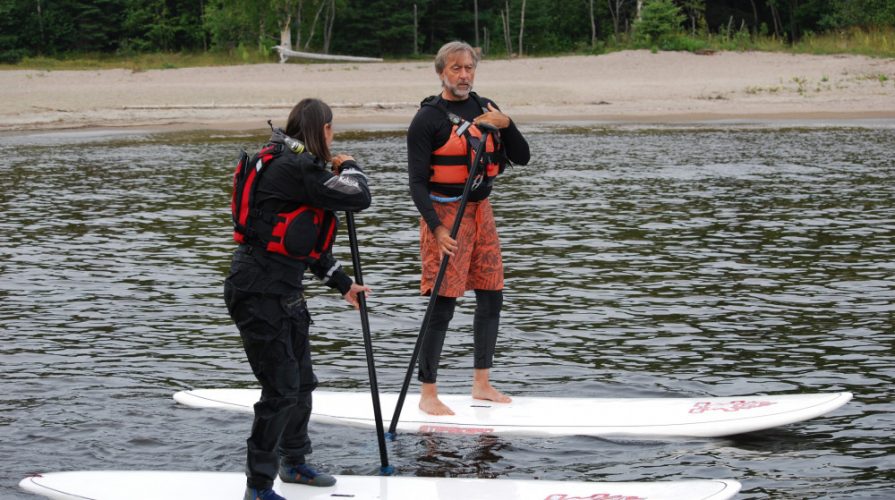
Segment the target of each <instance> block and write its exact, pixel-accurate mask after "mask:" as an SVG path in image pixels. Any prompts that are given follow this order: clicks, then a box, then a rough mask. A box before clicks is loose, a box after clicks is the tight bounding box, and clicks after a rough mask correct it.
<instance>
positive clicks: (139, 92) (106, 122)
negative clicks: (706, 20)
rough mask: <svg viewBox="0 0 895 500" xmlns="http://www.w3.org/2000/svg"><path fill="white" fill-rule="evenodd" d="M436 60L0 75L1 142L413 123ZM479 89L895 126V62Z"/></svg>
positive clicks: (604, 69) (671, 66)
mask: <svg viewBox="0 0 895 500" xmlns="http://www.w3.org/2000/svg"><path fill="white" fill-rule="evenodd" d="M438 90H439V82H438V80H437V75H436V74H435V71H434V69H433V67H432V65H431V64H430V63H425V62H400V63H393V62H389V63H367V64H344V63H343V64H338V63H333V64H313V65H305V64H295V63H290V64H261V65H248V66H225V67H202V68H182V69H170V70H151V71H144V72H132V71H128V70H122V69H116V70H84V71H67V70H65V71H38V70H8V71H0V98H2V100H3V102H4V103H7V104H5V105H4V107H3V109H0V134H2V135H9V134H13V135H21V134H30V133H36V132H48V131H55V132H60V131H78V130H80V131H85V130H99V129H114V130H134V129H150V130H153V131H176V130H212V131H214V130H219V131H234V132H235V131H253V130H259V131H261V130H264V129H266V127H267V125H266V122H267V120H268V119H271V120H273V121H274V122H275V123H282V122H284V121H285V118H286V116H287V115H288V112H289V110H290V109H291V107H292V105H293V104H294V103H295V102H297V101H298V100H299V99H301V98H303V97H318V98H321V99H323V100H324V101H326V102H327V103H328V104H330V105H331V106H332V107H333V112H334V115H335V117H336V122H335V125H336V127H337V130H338V129H343V130H344V129H364V130H377V129H400V128H403V127H406V125H407V124H409V122H410V120H411V119H412V117H413V114H414V113H415V111H416V107H417V103H418V102H419V100H421V99H422V98H423V97H425V96H427V95H431V94H434V93H437V92H438ZM476 90H477V91H478V92H479V93H480V94H482V95H484V96H487V97H490V98H492V99H494V100H495V101H496V102H497V103H498V105H500V106H501V108H502V109H503V110H504V111H505V112H506V113H507V114H508V115H509V116H510V117H511V118H513V120H514V121H516V123H517V124H519V125H521V126H539V125H548V124H563V123H586V124H592V125H597V126H599V125H606V126H615V125H622V126H624V125H636V124H641V125H681V124H693V125H696V124H714V125H717V124H731V123H737V124H743V123H747V124H748V123H766V124H771V125H774V124H781V123H788V122H799V123H807V124H817V125H821V126H823V125H825V124H827V123H840V124H848V123H873V122H878V123H882V124H884V125H888V122H890V121H895V59H871V58H867V57H864V56H813V55H793V54H780V53H762V52H721V53H715V54H713V55H696V54H691V53H680V52H659V53H656V54H653V53H651V52H649V51H625V52H615V53H610V54H605V55H599V56H562V57H555V58H532V59H526V58H522V59H513V60H487V59H486V60H483V61H482V62H481V63H480V64H479V68H478V70H477V72H476Z"/></svg>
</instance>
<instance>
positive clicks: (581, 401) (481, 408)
mask: <svg viewBox="0 0 895 500" xmlns="http://www.w3.org/2000/svg"><path fill="white" fill-rule="evenodd" d="M260 395H261V391H260V390H255V389H196V390H191V391H181V392H178V393H176V394H175V395H174V399H175V400H176V401H177V402H179V403H181V404H184V405H187V406H194V407H201V408H221V409H228V410H238V411H244V412H250V413H251V412H253V411H254V410H253V405H254V404H255V402H256V401H258V398H259V397H260ZM851 397H852V395H851V393H849V392H836V393H825V394H788V395H776V396H737V397H725V398H639V399H635V398H603V399H587V398H544V397H521V396H519V397H513V401H512V403H507V404H501V403H492V402H490V401H481V400H477V399H473V398H472V397H471V396H461V395H449V394H443V395H439V398H440V399H441V400H442V401H443V402H444V403H445V404H447V405H448V406H449V407H450V408H451V409H452V410H453V411H454V412H455V413H456V414H455V415H445V416H433V415H428V414H426V413H424V412H422V411H420V409H419V407H418V403H419V395H418V394H408V395H407V398H406V399H405V401H404V406H403V408H402V411H401V418H400V419H399V421H398V427H397V429H396V431H397V432H423V433H428V432H437V433H457V434H521V435H533V436H569V435H584V436H628V437H718V436H730V435H733V434H742V433H745V432H754V431H759V430H763V429H769V428H771V427H777V426H780V425H786V424H792V423H794V422H800V421H802V420H807V419H810V418H814V417H818V416H820V415H824V414H826V413H829V412H831V411H833V410H835V409H837V408H839V407H840V406H842V405H844V404H845V403H846V402H848V401H849V400H850V399H851ZM397 401H398V395H397V394H381V395H380V405H381V408H382V416H383V418H384V419H385V422H384V425H385V427H386V428H388V426H389V424H390V419H391V417H392V414H393V413H394V408H395V405H396V404H397ZM311 418H312V419H313V420H315V421H317V422H325V423H333V424H347V425H354V426H363V427H373V426H375V425H376V421H375V420H374V418H373V404H372V397H371V395H370V393H368V392H367V393H364V392H334V391H314V403H313V411H312V413H311Z"/></svg>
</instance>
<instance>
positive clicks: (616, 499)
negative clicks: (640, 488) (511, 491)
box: [544, 493, 646, 500]
mask: <svg viewBox="0 0 895 500" xmlns="http://www.w3.org/2000/svg"><path fill="white" fill-rule="evenodd" d="M544 500H646V498H644V497H639V496H631V495H613V494H612V493H594V494H593V495H591V496H589V497H570V496H569V495H566V494H565V493H554V494H552V495H549V496H547V498H545V499H544Z"/></svg>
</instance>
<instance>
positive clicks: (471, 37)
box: [0, 0, 895, 67]
mask: <svg viewBox="0 0 895 500" xmlns="http://www.w3.org/2000/svg"><path fill="white" fill-rule="evenodd" d="M455 39H461V40H465V41H467V42H469V43H471V44H474V45H475V46H477V47H481V48H482V51H483V52H484V54H485V55H486V56H488V57H507V56H510V57H515V56H520V55H530V56H544V55H556V54H600V53H605V52H610V51H614V50H623V49H631V48H647V49H651V50H653V51H656V50H688V51H691V52H699V51H706V50H746V49H748V50H787V51H796V52H812V53H838V52H850V53H860V54H866V55H877V56H889V57H892V56H895V0H429V1H409V0H52V1H50V0H0V64H4V65H7V66H8V65H17V66H20V67H21V66H23V65H24V66H28V65H36V66H47V67H52V64H51V62H52V61H57V62H58V61H66V60H69V61H76V63H75V65H76V66H77V65H78V64H81V65H83V64H85V63H84V61H85V60H89V61H92V62H94V63H99V62H101V61H103V60H110V61H119V62H120V61H121V60H123V59H130V60H134V59H135V58H139V57H140V56H141V55H146V54H162V55H168V57H164V58H162V59H160V61H163V62H160V63H158V64H160V65H161V66H162V67H166V65H167V66H168V67H176V66H181V65H207V64H233V63H234V62H236V63H239V62H246V63H254V62H271V61H273V60H275V59H276V58H277V54H276V52H275V51H274V50H272V49H273V48H274V47H275V46H278V45H279V46H283V47H288V48H291V49H293V50H299V51H309V52H316V53H324V54H348V55H354V56H372V57H384V58H392V59H413V58H414V57H416V56H419V57H425V58H428V57H429V56H422V55H421V54H432V53H434V52H435V51H436V50H437V48H438V47H439V46H440V45H441V44H443V43H444V42H446V41H450V40H455ZM184 54H188V55H191V57H190V58H188V61H187V60H186V59H184V58H183V55H184ZM175 55H179V56H180V58H179V59H178V58H177V57H171V56H175ZM197 56H198V57H197ZM151 65H152V64H151V63H150V66H151Z"/></svg>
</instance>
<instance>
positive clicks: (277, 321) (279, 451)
mask: <svg viewBox="0 0 895 500" xmlns="http://www.w3.org/2000/svg"><path fill="white" fill-rule="evenodd" d="M332 119H333V114H332V110H331V109H330V107H329V106H327V105H326V104H325V103H324V102H323V101H320V100H318V99H304V100H302V101H301V102H299V103H298V104H296V105H295V107H294V108H293V109H292V112H291V113H290V114H289V119H288V122H287V124H286V130H285V131H283V130H281V129H279V128H274V127H273V126H271V130H272V132H273V134H272V135H271V138H270V142H268V144H267V145H266V146H264V148H262V149H261V151H260V152H258V154H256V155H254V156H253V157H251V158H250V157H248V156H247V155H245V154H243V156H242V158H240V161H239V164H238V165H237V170H236V174H235V175H234V182H233V188H234V189H233V200H232V212H233V224H234V229H235V231H234V238H235V239H236V241H237V242H239V243H240V245H239V247H238V248H237V249H236V251H235V252H234V253H233V263H232V265H231V267H230V275H229V276H228V277H227V279H226V280H225V282H224V299H225V300H226V302H227V310H228V311H229V312H230V317H231V318H233V321H234V323H236V326H237V327H238V328H239V335H240V337H242V343H243V347H244V348H245V352H246V357H247V358H248V360H249V364H250V365H251V366H252V371H253V372H254V374H255V377H256V378H257V379H258V382H259V383H260V384H261V400H260V401H258V402H257V403H256V404H255V407H254V410H255V420H254V422H253V423H252V433H251V435H250V437H249V439H248V440H247V446H248V453H247V458H246V476H247V487H246V491H245V496H244V500H285V499H284V498H283V497H282V496H280V495H278V494H277V493H276V492H274V490H273V483H274V480H275V479H276V477H277V476H279V478H280V480H282V481H283V482H286V483H300V484H306V485H310V486H332V485H333V484H335V482H336V479H335V478H334V477H333V476H331V475H329V474H324V473H322V472H318V471H316V470H314V469H313V468H311V467H310V466H309V465H308V464H307V463H305V458H306V456H307V455H308V454H310V453H311V439H310V438H309V437H308V420H309V419H310V416H311V391H313V390H314V389H315V388H316V387H317V377H316V376H315V375H314V371H313V368H312V366H311V346H310V342H309V337H308V333H309V327H310V324H311V315H310V313H309V312H308V308H307V304H306V303H305V299H304V294H303V290H304V285H303V284H302V281H303V278H304V274H305V271H306V270H310V271H311V272H312V273H313V274H314V275H315V276H316V277H317V278H318V279H320V280H321V281H323V282H324V283H325V284H326V285H328V286H330V287H331V288H333V289H336V290H338V291H339V293H340V294H342V296H343V297H344V298H345V300H346V301H347V302H348V303H350V304H352V305H354V306H355V307H358V297H357V294H358V293H359V292H369V291H370V289H369V288H367V287H365V286H363V285H358V284H356V283H354V282H352V280H351V278H350V277H349V276H348V275H347V274H345V272H344V271H342V266H341V265H339V262H338V261H337V260H336V259H335V258H334V257H333V255H332V244H333V240H334V238H335V233H336V225H337V223H338V221H337V219H336V214H335V212H336V211H343V210H344V211H357V210H363V209H365V208H367V207H369V206H370V190H369V189H368V187H367V177H366V175H364V173H363V171H362V170H361V168H360V167H359V166H358V164H357V163H356V162H355V161H354V159H353V158H351V157H350V156H348V155H337V156H332V155H331V154H330V146H331V145H332V141H333V130H332ZM329 162H332V169H331V171H330V169H329V168H327V163H329Z"/></svg>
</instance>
